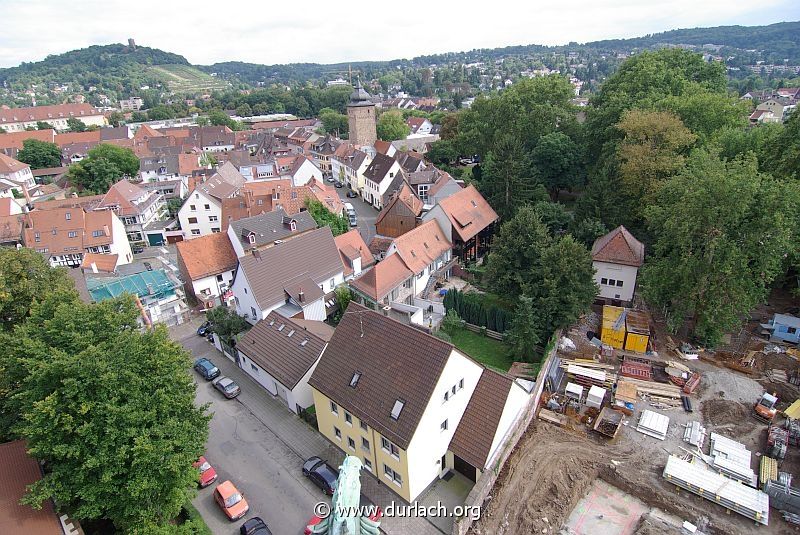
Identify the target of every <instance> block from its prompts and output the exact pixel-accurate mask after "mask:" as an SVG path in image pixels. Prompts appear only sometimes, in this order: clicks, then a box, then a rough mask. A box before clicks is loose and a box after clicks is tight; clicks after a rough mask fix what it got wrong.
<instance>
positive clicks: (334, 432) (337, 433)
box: [333, 427, 342, 440]
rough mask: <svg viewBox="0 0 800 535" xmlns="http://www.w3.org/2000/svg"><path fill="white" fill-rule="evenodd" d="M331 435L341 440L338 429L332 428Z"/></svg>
mask: <svg viewBox="0 0 800 535" xmlns="http://www.w3.org/2000/svg"><path fill="white" fill-rule="evenodd" d="M333 434H334V436H336V438H337V439H338V440H342V432H341V431H340V430H339V428H338V427H334V428H333Z"/></svg>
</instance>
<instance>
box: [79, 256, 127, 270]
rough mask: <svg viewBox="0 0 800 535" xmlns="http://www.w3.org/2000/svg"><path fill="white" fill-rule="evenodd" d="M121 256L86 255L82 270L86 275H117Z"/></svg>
mask: <svg viewBox="0 0 800 535" xmlns="http://www.w3.org/2000/svg"><path fill="white" fill-rule="evenodd" d="M118 262H119V256H118V255H115V254H100V253H86V254H84V255H83V262H81V270H82V271H83V272H84V273H116V271H117V264H118Z"/></svg>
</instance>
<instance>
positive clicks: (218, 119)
mask: <svg viewBox="0 0 800 535" xmlns="http://www.w3.org/2000/svg"><path fill="white" fill-rule="evenodd" d="M208 121H209V123H211V124H212V125H214V126H227V127H228V128H230V129H231V130H234V131H236V130H242V129H243V128H244V126H243V125H242V124H241V123H239V122H238V121H234V120H233V119H231V118H230V116H229V115H228V114H227V113H225V112H224V111H222V110H220V109H214V110H211V111H209V112H208Z"/></svg>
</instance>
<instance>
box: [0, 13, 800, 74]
mask: <svg viewBox="0 0 800 535" xmlns="http://www.w3.org/2000/svg"><path fill="white" fill-rule="evenodd" d="M0 13H2V14H3V15H2V20H0V67H10V66H14V65H18V64H19V63H20V62H22V61H39V60H41V59H43V58H44V57H45V56H47V55H48V54H59V53H62V52H66V51H69V50H74V49H76V48H83V47H86V46H89V45H94V44H109V43H124V42H126V41H127V39H128V37H133V38H134V39H135V40H136V43H137V44H140V45H145V46H150V47H154V48H160V49H162V50H166V51H169V52H175V53H178V54H182V55H183V56H185V57H186V58H187V59H188V60H189V61H190V62H191V63H194V64H210V63H214V62H218V61H228V60H239V61H248V62H253V63H266V64H273V63H292V62H316V63H333V62H344V61H359V60H387V59H396V58H412V57H414V56H418V55H422V54H433V53H439V52H453V51H462V50H471V49H473V48H492V47H500V46H508V45H523V44H546V45H556V44H565V43H568V42H570V41H577V42H587V41H595V40H599V39H612V38H623V37H636V36H639V35H644V34H647V33H656V32H661V31H665V30H670V29H676V28H693V27H707V26H720V25H729V24H742V25H747V26H753V25H760V24H771V23H773V22H781V21H791V20H798V19H800V2H798V1H797V0H762V1H761V2H738V1H735V0H673V1H669V2H668V1H663V0H573V1H572V2H566V1H552V0H548V1H542V0H533V1H531V0H490V1H485V0H484V1H480V2H478V1H472V0H464V1H460V2H459V1H451V0H447V1H438V2H437V1H428V2H414V1H411V2H368V1H352V0H350V1H348V0H345V1H341V0H339V1H336V0H327V1H321V0H301V1H296V2H292V1H286V0H281V1H277V2H275V1H270V0H262V1H241V0H228V1H216V2H209V1H207V0H195V1H193V2H180V1H175V0H158V1H153V0H125V1H122V0H76V1H66V0H0Z"/></svg>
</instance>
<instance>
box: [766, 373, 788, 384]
mask: <svg viewBox="0 0 800 535" xmlns="http://www.w3.org/2000/svg"><path fill="white" fill-rule="evenodd" d="M766 376H767V379H769V380H770V382H772V383H788V382H789V377H788V376H787V375H786V370H767V372H766Z"/></svg>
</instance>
